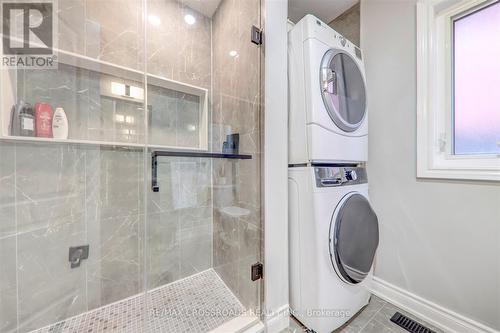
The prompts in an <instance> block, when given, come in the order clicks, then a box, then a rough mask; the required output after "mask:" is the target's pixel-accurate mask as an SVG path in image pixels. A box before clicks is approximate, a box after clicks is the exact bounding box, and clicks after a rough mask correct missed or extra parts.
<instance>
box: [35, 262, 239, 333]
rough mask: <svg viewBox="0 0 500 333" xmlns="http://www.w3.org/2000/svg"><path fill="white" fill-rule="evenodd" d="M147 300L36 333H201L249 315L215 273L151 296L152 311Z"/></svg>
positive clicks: (111, 306) (119, 304)
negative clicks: (244, 313)
mask: <svg viewBox="0 0 500 333" xmlns="http://www.w3.org/2000/svg"><path fill="white" fill-rule="evenodd" d="M144 299H145V297H144V295H143V294H140V295H137V296H134V297H131V298H128V299H125V300H122V301H120V302H117V303H113V304H109V305H106V306H104V307H102V308H98V309H95V310H92V311H89V312H86V313H83V314H81V315H78V316H76V317H72V318H69V319H66V320H64V321H61V322H59V323H56V324H53V325H51V326H48V327H44V328H41V329H39V330H36V331H32V333H99V332H106V333H108V332H113V333H116V332H119V333H140V332H144V331H146V332H148V333H149V332H158V333H160V332H161V333H164V332H176V333H182V332H189V333H196V332H200V333H201V332H208V331H210V330H212V329H214V328H217V327H218V326H220V325H221V324H223V323H225V322H226V321H228V320H230V319H233V318H235V317H237V316H239V315H240V314H242V313H243V312H244V311H245V308H244V307H243V305H242V304H241V303H240V302H239V301H238V299H237V298H236V296H234V294H233V293H232V292H231V291H230V290H229V288H228V287H227V286H226V285H225V284H224V282H223V281H222V279H221V278H220V277H219V276H218V275H217V273H216V272H215V271H214V270H213V269H209V270H206V271H204V272H201V273H198V274H195V275H192V276H190V277H188V278H185V279H182V280H179V281H176V282H173V283H170V284H168V285H165V286H162V287H160V288H157V289H154V290H152V291H150V292H148V308H149V310H148V311H144V306H145V304H144V303H145V302H144ZM145 313H147V316H148V320H147V324H146V325H145V326H146V328H145V329H144V327H143V323H144V316H145Z"/></svg>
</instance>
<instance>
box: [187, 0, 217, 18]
mask: <svg viewBox="0 0 500 333" xmlns="http://www.w3.org/2000/svg"><path fill="white" fill-rule="evenodd" d="M180 2H181V3H182V4H183V5H186V6H188V7H191V8H192V9H194V10H196V11H197V12H199V13H201V14H203V15H205V16H206V17H212V16H213V15H214V13H215V10H216V9H217V7H219V3H220V2H221V0H181V1H180Z"/></svg>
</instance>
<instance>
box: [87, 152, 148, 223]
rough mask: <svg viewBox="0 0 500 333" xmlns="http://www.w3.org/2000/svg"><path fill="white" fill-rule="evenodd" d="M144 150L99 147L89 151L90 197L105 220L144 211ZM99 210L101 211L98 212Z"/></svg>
mask: <svg viewBox="0 0 500 333" xmlns="http://www.w3.org/2000/svg"><path fill="white" fill-rule="evenodd" d="M142 158H143V155H142V152H132V151H124V150H98V151H95V150H94V151H90V152H89V153H88V154H87V160H86V165H87V168H86V169H87V181H86V182H87V189H88V192H90V193H89V194H88V197H89V198H91V199H92V200H94V202H90V201H89V200H87V205H88V206H89V207H91V208H90V209H91V210H92V212H93V214H95V215H98V216H99V217H100V218H101V219H108V218H113V217H119V216H121V217H126V216H131V215H137V214H140V213H142V211H141V206H140V202H141V197H142V196H143V193H144V187H143V186H144V173H143V169H144V168H143V165H144V164H143V160H142ZM96 210H97V211H98V213H95V212H96Z"/></svg>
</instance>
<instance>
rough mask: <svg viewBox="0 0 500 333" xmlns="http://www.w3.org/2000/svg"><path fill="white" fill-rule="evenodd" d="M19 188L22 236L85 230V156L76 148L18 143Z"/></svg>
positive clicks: (17, 174)
mask: <svg viewBox="0 0 500 333" xmlns="http://www.w3.org/2000/svg"><path fill="white" fill-rule="evenodd" d="M16 187H17V193H16V196H17V224H18V232H19V233H25V232H31V231H34V230H41V232H42V233H44V232H47V233H50V232H51V231H52V230H53V229H54V232H57V231H58V230H59V229H60V228H62V227H63V226H64V225H69V226H70V229H71V228H73V225H74V226H75V228H77V229H78V230H83V223H84V210H85V153H84V152H83V151H82V150H80V149H78V148H77V147H76V146H73V145H45V144H36V145H31V144H18V145H17V147H16ZM66 254H67V253H65V255H66Z"/></svg>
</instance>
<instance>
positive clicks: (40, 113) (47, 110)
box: [35, 103, 52, 138]
mask: <svg viewBox="0 0 500 333" xmlns="http://www.w3.org/2000/svg"><path fill="white" fill-rule="evenodd" d="M35 130H36V131H35V135H36V136H37V137H39V138H51V137H52V108H51V107H50V105H49V104H47V103H36V104H35Z"/></svg>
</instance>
